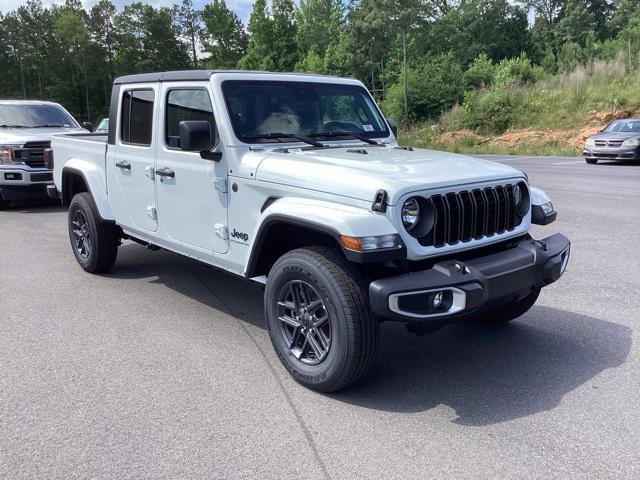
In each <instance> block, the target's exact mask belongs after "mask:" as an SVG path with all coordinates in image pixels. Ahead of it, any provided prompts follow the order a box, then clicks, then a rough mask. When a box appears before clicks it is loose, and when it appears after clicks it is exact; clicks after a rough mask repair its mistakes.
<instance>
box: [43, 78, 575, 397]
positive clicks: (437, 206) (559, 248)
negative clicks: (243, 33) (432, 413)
mask: <svg viewBox="0 0 640 480" xmlns="http://www.w3.org/2000/svg"><path fill="white" fill-rule="evenodd" d="M109 121H110V125H109V132H108V135H99V134H86V135H59V136H56V137H54V139H53V157H54V158H53V162H54V180H55V187H51V189H50V190H51V194H52V195H53V196H59V197H60V198H61V199H62V202H63V204H65V205H69V224H68V228H69V238H70V241H71V246H72V251H73V253H74V255H75V257H76V259H77V260H78V262H79V264H80V265H81V266H82V268H84V269H85V270H86V271H88V272H104V271H106V270H108V269H109V268H111V267H112V266H113V264H114V262H115V260H116V256H117V251H118V246H119V245H120V242H121V240H122V239H130V240H133V241H135V242H138V243H140V244H143V245H146V246H147V247H150V248H153V249H156V248H164V249H168V250H171V251H173V252H177V253H179V254H182V255H186V256H189V257H191V258H195V259H198V260H200V261H202V262H206V263H208V264H210V265H213V266H216V267H218V268H221V269H224V270H227V271H230V272H233V273H235V274H237V275H241V276H244V277H246V278H248V279H251V280H254V281H257V282H261V283H264V284H265V295H264V302H265V306H264V308H265V317H266V324H267V327H268V330H269V335H270V337H271V341H272V344H273V346H274V348H275V350H276V352H277V354H278V356H279V358H280V360H281V361H282V363H283V365H284V366H285V367H286V368H287V370H288V371H289V373H290V374H291V375H292V376H293V377H294V378H295V379H296V380H297V381H298V382H300V383H301V384H303V385H305V386H307V387H309V388H313V389H317V390H321V391H334V390H338V389H340V388H343V387H345V386H347V385H349V384H351V383H353V382H355V381H357V380H358V379H359V378H360V377H362V375H363V374H364V373H365V372H366V370H367V368H368V367H369V365H370V364H371V361H372V359H373V358H374V354H375V351H376V348H377V346H378V335H379V322H381V321H384V320H393V321H400V322H404V323H406V324H407V325H408V326H409V327H410V330H412V331H414V332H415V333H424V332H426V331H428V330H430V329H433V328H435V327H437V326H438V325H441V324H443V323H445V322H450V321H453V320H457V319H461V318H474V319H476V320H478V321H482V322H486V323H504V322H508V321H510V320H512V319H514V318H517V317H518V316H520V315H522V314H523V313H525V312H526V311H527V310H528V309H529V308H530V307H531V306H532V305H533V304H534V303H535V301H536V299H537V297H538V294H539V292H540V290H541V288H542V287H544V286H546V285H549V284H551V283H552V282H554V281H556V280H557V279H558V278H560V276H561V275H562V274H563V273H564V271H565V269H566V267H567V263H568V260H569V248H570V243H569V240H568V239H567V238H566V237H564V236H563V235H561V234H555V235H551V236H549V237H547V238H545V239H543V240H533V239H532V238H531V237H530V235H529V233H528V232H529V229H530V227H531V224H532V223H537V224H541V225H546V224H548V223H551V222H552V221H554V220H555V217H556V212H555V211H554V209H553V205H552V204H551V202H550V200H549V198H547V196H546V195H545V194H544V192H542V191H540V190H537V189H535V188H533V187H531V186H530V185H529V182H528V179H527V177H526V175H524V174H523V173H521V172H519V171H517V170H515V169H513V168H511V167H509V166H506V165H502V164H499V163H494V162H489V161H484V160H479V159H475V158H471V157H466V156H462V155H455V154H450V153H444V152H437V151H432V150H419V149H412V148H407V147H400V146H398V144H397V142H396V137H395V134H394V132H393V128H392V124H391V123H390V122H389V121H387V120H386V119H385V118H384V116H383V115H382V114H381V112H380V110H379V109H378V107H377V106H376V104H375V102H374V100H373V98H372V97H371V95H370V94H369V92H368V91H367V90H366V88H365V87H364V85H363V84H362V83H361V82H359V81H357V80H352V79H343V78H332V77H322V76H313V75H295V74H269V73H258V72H220V71H185V72H167V73H156V74H141V75H132V76H127V77H122V78H119V79H117V80H116V81H115V83H114V87H113V92H112V97H111V108H110V112H109Z"/></svg>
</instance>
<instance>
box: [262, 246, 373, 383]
mask: <svg viewBox="0 0 640 480" xmlns="http://www.w3.org/2000/svg"><path fill="white" fill-rule="evenodd" d="M264 300H265V315H266V320H267V326H268V329H269V336H270V338H271V343H272V344H273V347H274V348H275V350H276V353H277V354H278V357H279V358H280V361H281V362H282V364H283V365H284V366H285V368H286V369H287V370H288V372H289V373H290V374H291V376H292V377H293V378H294V379H295V380H296V381H297V382H299V383H301V384H302V385H304V386H306V387H308V388H311V389H314V390H318V391H322V392H332V391H336V390H340V389H342V388H344V387H346V386H348V385H351V384H353V383H355V382H356V381H358V380H359V379H360V378H361V377H362V376H363V375H364V374H365V373H366V371H367V370H368V368H369V366H370V364H371V361H372V360H373V358H374V354H375V351H376V348H377V345H378V330H379V325H378V322H377V321H376V320H375V319H374V318H372V316H371V314H370V312H369V304H368V299H367V294H366V286H365V285H364V282H363V281H362V278H361V276H360V273H359V272H358V271H357V270H356V269H354V268H353V267H352V266H351V265H350V264H349V263H348V262H347V261H346V259H345V258H344V257H343V256H342V255H340V254H339V253H338V252H336V251H334V250H332V249H331V248H328V247H309V248H302V249H298V250H293V251H291V252H288V253H286V254H285V255H283V256H282V257H281V258H280V259H279V260H278V261H277V262H276V263H275V264H274V266H273V267H272V269H271V271H270V272H269V277H268V280H267V287H266V289H265V295H264Z"/></svg>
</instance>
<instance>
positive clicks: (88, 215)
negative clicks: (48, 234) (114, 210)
mask: <svg viewBox="0 0 640 480" xmlns="http://www.w3.org/2000/svg"><path fill="white" fill-rule="evenodd" d="M77 212H80V213H81V214H82V215H83V216H84V218H85V219H86V227H87V228H86V231H87V233H88V238H90V241H91V248H90V251H89V252H88V253H87V255H82V253H81V251H80V250H79V249H78V247H77V246H76V235H75V234H74V224H73V222H74V218H77V216H76V215H77ZM68 223H69V240H70V242H71V249H72V250H73V254H74V255H75V257H76V260H77V261H78V263H79V264H80V266H81V267H82V268H83V269H84V270H85V271H87V272H89V273H104V272H106V271H107V270H109V269H110V268H111V267H112V266H113V264H114V263H115V261H116V256H117V255H118V244H119V239H118V234H117V229H116V226H115V224H113V223H112V222H106V221H104V220H102V218H100V214H99V213H98V208H97V207H96V204H95V202H94V200H93V197H92V196H91V194H89V193H87V192H83V193H78V194H77V195H75V196H74V197H73V199H72V200H71V204H70V205H69V216H68Z"/></svg>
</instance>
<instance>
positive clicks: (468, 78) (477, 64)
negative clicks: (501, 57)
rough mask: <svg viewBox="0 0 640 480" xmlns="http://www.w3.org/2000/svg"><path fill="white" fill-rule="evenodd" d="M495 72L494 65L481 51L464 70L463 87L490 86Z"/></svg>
mask: <svg viewBox="0 0 640 480" xmlns="http://www.w3.org/2000/svg"><path fill="white" fill-rule="evenodd" d="M495 74H496V66H495V65H494V64H493V62H492V61H491V59H490V58H489V57H488V56H487V55H485V54H484V53H481V54H480V55H478V57H477V58H476V59H475V60H474V61H473V63H472V64H471V65H470V66H469V69H468V70H467V71H466V72H464V78H463V79H464V86H465V89H467V90H468V89H471V88H485V87H490V86H491V85H492V84H493V79H494V77H495Z"/></svg>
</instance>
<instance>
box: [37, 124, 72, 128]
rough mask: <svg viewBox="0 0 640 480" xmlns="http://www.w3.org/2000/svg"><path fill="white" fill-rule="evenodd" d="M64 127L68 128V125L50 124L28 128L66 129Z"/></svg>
mask: <svg viewBox="0 0 640 480" xmlns="http://www.w3.org/2000/svg"><path fill="white" fill-rule="evenodd" d="M66 127H68V125H56V124H51V125H34V126H33V127H30V128H66Z"/></svg>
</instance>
